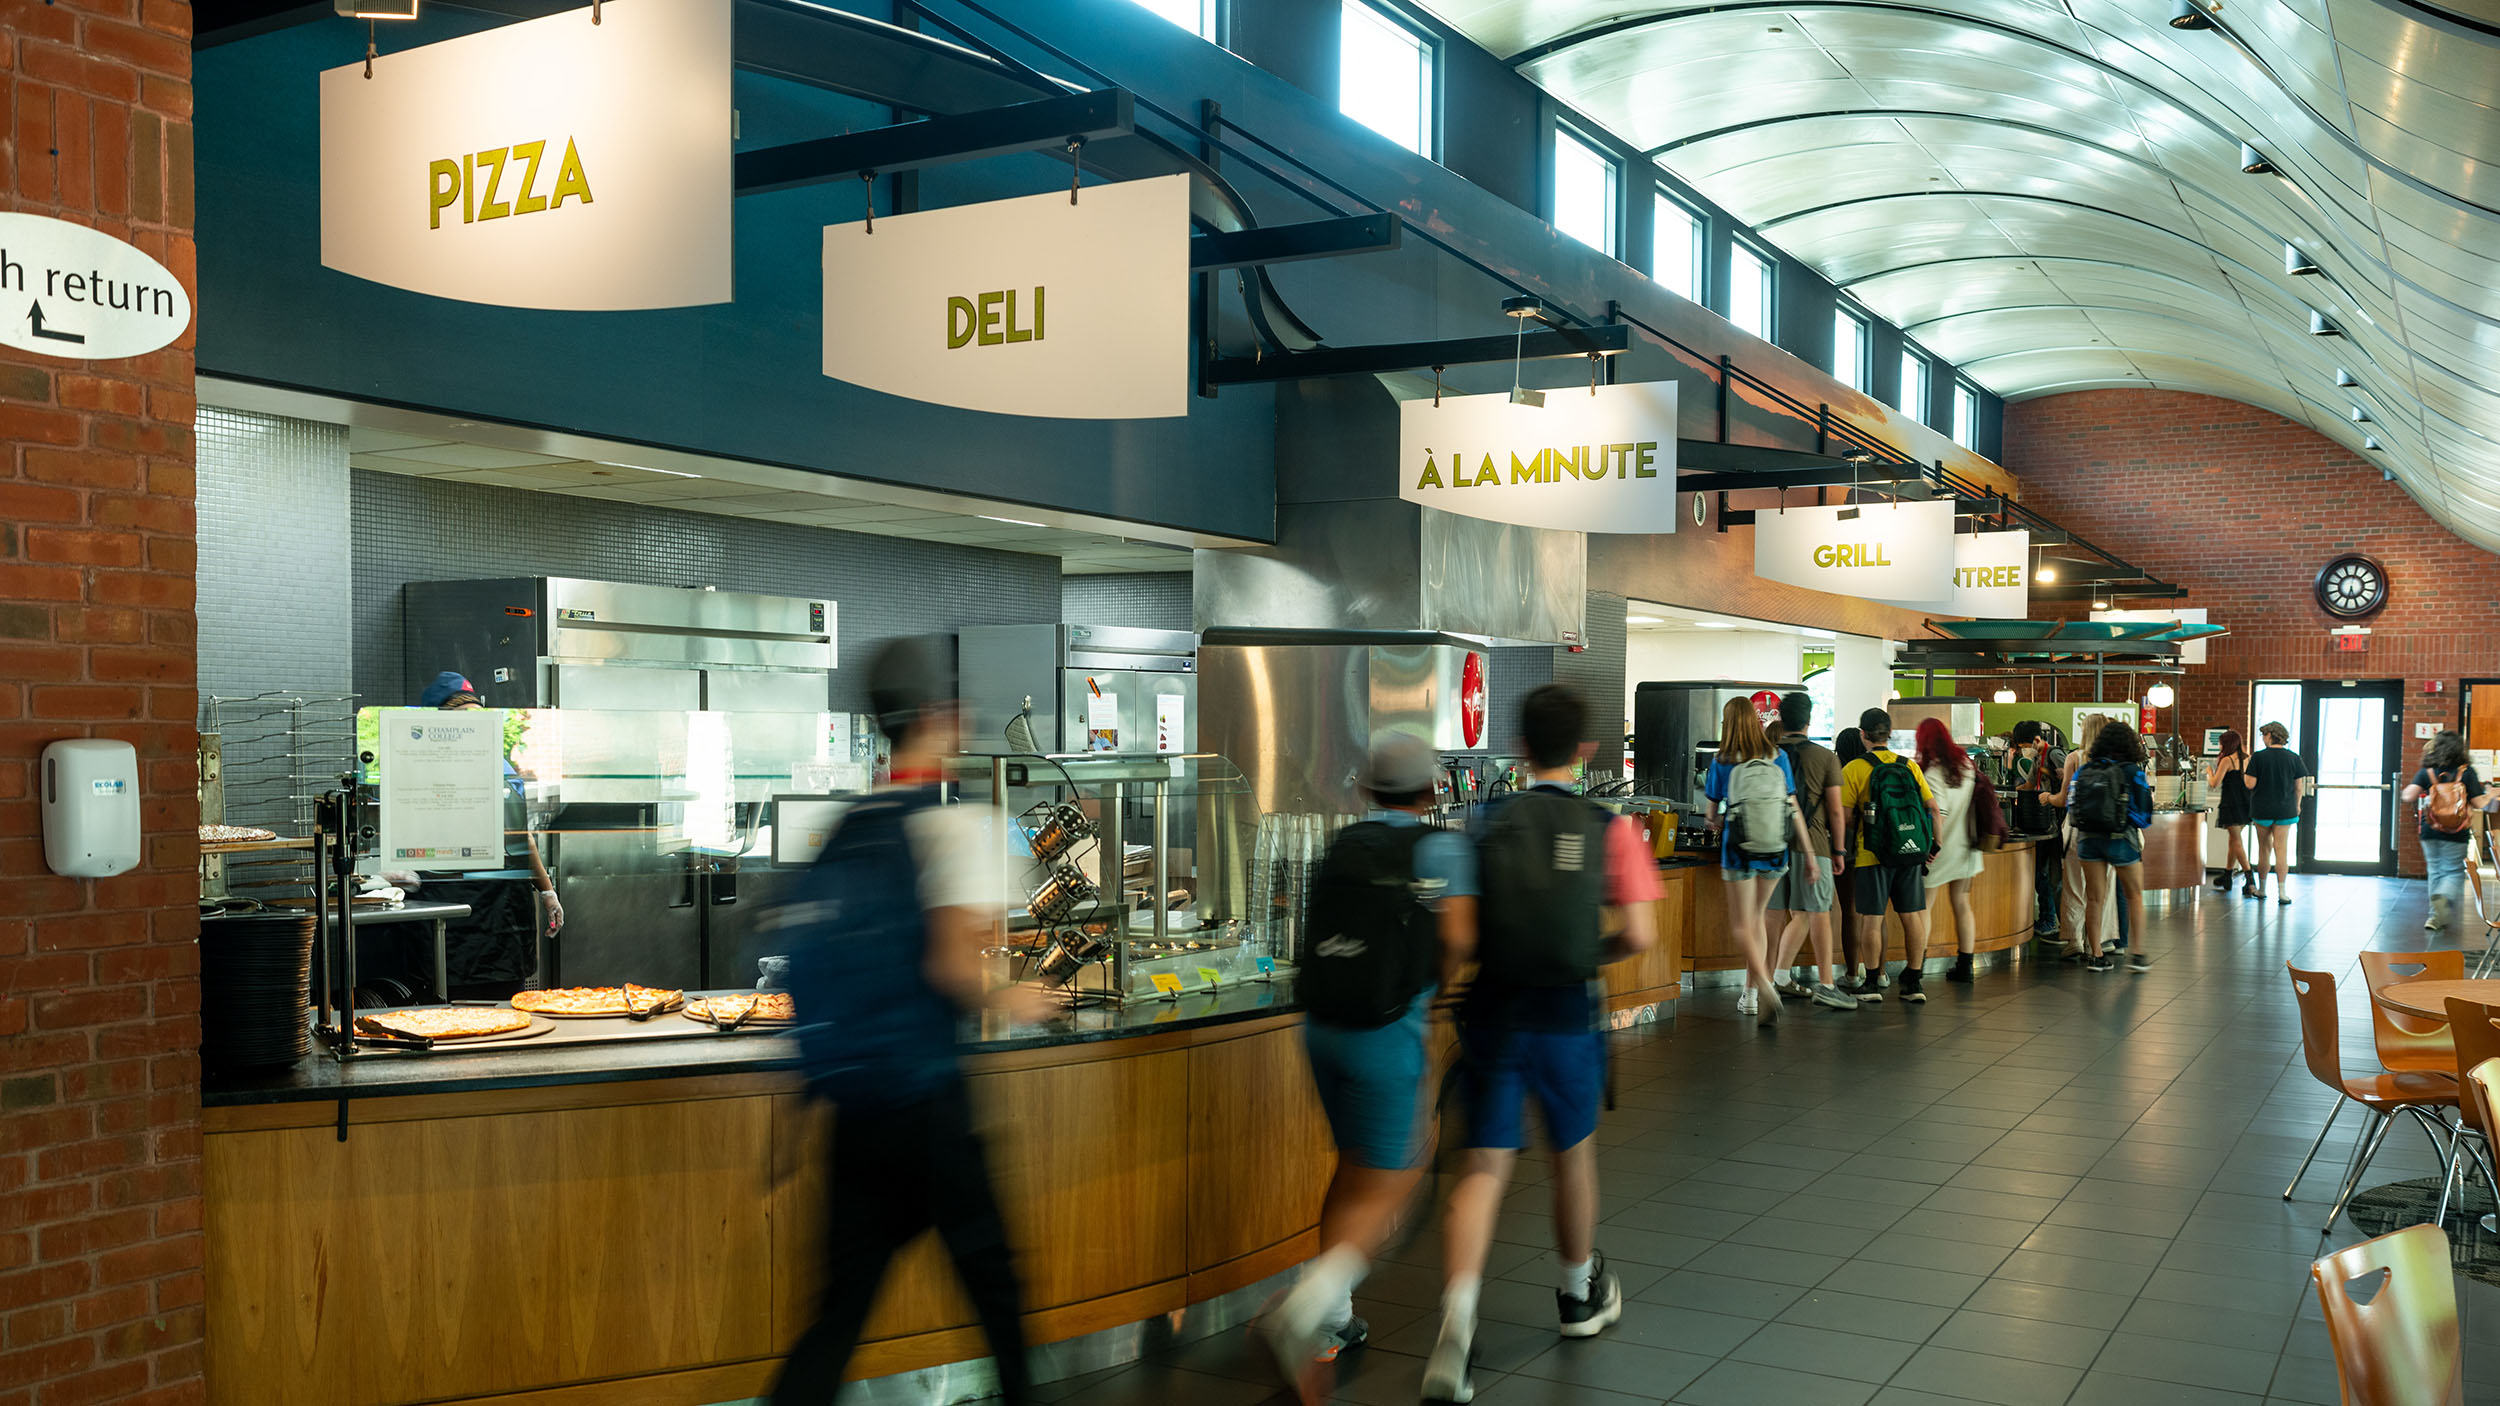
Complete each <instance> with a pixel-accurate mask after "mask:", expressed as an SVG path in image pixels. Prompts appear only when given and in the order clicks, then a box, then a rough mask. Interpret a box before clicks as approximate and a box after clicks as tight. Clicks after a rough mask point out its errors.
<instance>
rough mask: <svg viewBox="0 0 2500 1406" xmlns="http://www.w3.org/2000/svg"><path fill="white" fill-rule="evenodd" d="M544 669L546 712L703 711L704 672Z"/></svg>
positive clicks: (563, 665)
mask: <svg viewBox="0 0 2500 1406" xmlns="http://www.w3.org/2000/svg"><path fill="white" fill-rule="evenodd" d="M539 668H540V671H541V675H542V677H543V678H544V679H545V680H546V686H545V696H546V700H547V703H546V706H548V707H550V708H574V709H585V708H587V709H596V710H599V711H602V712H653V713H691V712H694V711H696V710H698V709H700V708H701V707H702V706H703V672H702V671H701V670H699V669H671V668H650V667H644V666H640V665H633V664H580V663H572V662H568V661H565V660H559V659H548V660H543V661H541V662H540V665H539ZM817 706H818V707H822V706H824V702H823V700H821V699H819V700H818V703H817Z"/></svg>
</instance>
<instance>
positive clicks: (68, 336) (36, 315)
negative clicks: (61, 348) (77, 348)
mask: <svg viewBox="0 0 2500 1406" xmlns="http://www.w3.org/2000/svg"><path fill="white" fill-rule="evenodd" d="M26 315H27V317H28V318H30V319H32V320H33V322H34V324H35V335H36V336H38V337H41V338H43V339H44V340H45V341H47V342H83V341H85V340H87V339H86V338H85V337H83V336H81V335H80V334H78V333H76V332H54V331H51V330H50V329H48V328H46V327H45V326H44V325H43V304H41V303H37V304H35V305H34V307H33V308H32V309H30V310H29V311H28V312H27V314H26Z"/></svg>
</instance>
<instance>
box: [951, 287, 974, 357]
mask: <svg viewBox="0 0 2500 1406" xmlns="http://www.w3.org/2000/svg"><path fill="white" fill-rule="evenodd" d="M973 317H974V313H973V311H972V300H971V299H970V298H949V299H947V300H946V348H947V350H949V351H953V350H956V349H957V348H960V347H968V346H971V345H972V322H973Z"/></svg>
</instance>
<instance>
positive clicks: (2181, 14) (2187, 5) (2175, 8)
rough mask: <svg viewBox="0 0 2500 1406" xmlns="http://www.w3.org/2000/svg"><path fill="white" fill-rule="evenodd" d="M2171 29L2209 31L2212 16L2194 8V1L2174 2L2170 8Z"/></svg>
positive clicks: (2178, 0) (2212, 22) (2179, 0)
mask: <svg viewBox="0 0 2500 1406" xmlns="http://www.w3.org/2000/svg"><path fill="white" fill-rule="evenodd" d="M2170 27H2171V28H2172V29H2211V28H2213V27H2214V20H2213V16H2211V15H2209V14H2206V13H2205V12H2204V11H2203V10H2200V9H2198V8H2196V0H2175V3H2173V4H2172V5H2171V7H2170Z"/></svg>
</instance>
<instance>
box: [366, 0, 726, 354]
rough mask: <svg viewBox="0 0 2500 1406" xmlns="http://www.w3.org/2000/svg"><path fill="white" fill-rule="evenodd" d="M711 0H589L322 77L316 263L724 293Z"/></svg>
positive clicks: (678, 297) (534, 286) (603, 294)
mask: <svg viewBox="0 0 2500 1406" xmlns="http://www.w3.org/2000/svg"><path fill="white" fill-rule="evenodd" d="M729 80H730V50H729V0H604V3H603V4H602V5H601V6H600V18H599V23H597V24H595V25H594V24H592V23H591V19H590V11H589V10H588V9H580V10H572V11H568V12H565V13H562V14H555V15H548V16H546V17H544V18H542V19H534V20H524V21H522V22H521V23H518V24H507V25H503V26H500V27H498V28H494V29H488V30H484V31H481V32H479V33H476V34H470V35H465V36H463V37H461V38H458V39H447V40H444V41H443V42H441V43H439V44H428V45H425V46H423V47H421V48H416V49H411V50H408V51H406V52H403V53H386V54H383V55H381V56H380V57H379V58H377V59H375V60H374V62H373V66H372V75H371V76H370V77H368V76H367V75H366V70H365V65H364V63H362V62H357V63H353V64H349V65H346V66H345V67H342V68H334V69H330V70H328V71H326V72H324V73H323V74H322V75H321V262H322V264H323V265H324V266H326V267H329V268H334V269H337V270H338V271H339V272H341V273H346V274H352V275H354V276H356V277H358V278H365V279H371V280H372V281H374V282H376V283H387V284H390V285H391V286H392V287H395V288H406V289H409V290H410V291H412V292H418V293H429V294H432V295H434V296H435V297H438V298H457V299H460V300H462V301H464V302H472V303H493V304H497V305H500V306H504V307H517V308H548V309H568V310H576V311H598V310H616V309H631V308H665V307H690V306H694V305H698V304H706V303H725V302H728V301H729V300H730V296H731V291H732V289H731V266H730V254H731V244H730V226H731V216H730V205H731V200H732V190H731V150H730V147H731V140H732V131H731V128H732V125H733V121H734V116H733V113H732V110H731V106H730V93H729Z"/></svg>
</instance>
